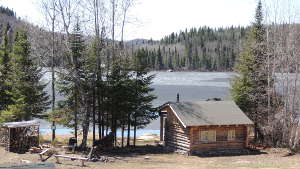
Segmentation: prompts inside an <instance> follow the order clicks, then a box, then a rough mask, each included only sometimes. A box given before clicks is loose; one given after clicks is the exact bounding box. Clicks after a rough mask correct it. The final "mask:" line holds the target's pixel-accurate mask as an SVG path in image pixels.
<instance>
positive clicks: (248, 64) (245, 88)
mask: <svg viewBox="0 0 300 169" xmlns="http://www.w3.org/2000/svg"><path fill="white" fill-rule="evenodd" d="M262 21H263V14H262V4H261V2H260V1H259V3H258V5H257V9H256V14H255V22H254V23H253V25H252V28H251V31H250V32H249V34H248V36H247V43H246V47H245V50H244V51H243V53H242V55H241V56H240V59H239V62H238V64H237V67H236V71H237V72H238V73H239V76H237V77H236V78H235V79H234V81H233V84H232V90H231V94H232V97H233V99H234V101H235V102H236V103H237V104H238V106H239V107H240V108H241V109H242V110H243V111H244V112H245V113H246V114H247V115H248V116H249V118H250V119H251V120H253V122H254V123H255V129H256V133H255V134H256V135H255V136H256V139H259V140H261V141H262V140H263V135H265V136H266V135H267V134H270V133H266V132H263V130H262V129H263V128H264V127H265V126H267V125H268V122H269V119H270V117H273V114H274V113H275V112H276V109H278V107H279V106H281V105H280V104H275V103H273V102H276V103H277V101H276V98H278V95H277V94H276V93H274V92H271V89H270V88H271V87H270V86H274V79H273V78H272V76H271V75H270V74H268V73H269V70H267V67H268V65H266V64H268V62H267V59H268V57H267V54H266V51H267V48H266V41H265V39H266V38H265V36H266V32H265V27H264V25H263V24H262Z"/></svg>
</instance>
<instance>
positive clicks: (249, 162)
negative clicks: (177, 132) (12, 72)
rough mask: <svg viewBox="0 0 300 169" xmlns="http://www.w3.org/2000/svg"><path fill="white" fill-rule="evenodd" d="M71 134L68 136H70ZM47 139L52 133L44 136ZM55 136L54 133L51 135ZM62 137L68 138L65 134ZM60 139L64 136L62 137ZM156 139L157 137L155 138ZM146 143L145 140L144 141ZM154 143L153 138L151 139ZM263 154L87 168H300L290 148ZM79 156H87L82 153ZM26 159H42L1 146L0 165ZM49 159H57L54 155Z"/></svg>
mask: <svg viewBox="0 0 300 169" xmlns="http://www.w3.org/2000/svg"><path fill="white" fill-rule="evenodd" d="M66 137H68V136H66ZM44 138H45V139H47V138H48V136H44ZM50 138H51V137H50ZM58 139H62V140H61V141H62V142H64V141H65V140H64V139H63V138H62V137H58ZM59 141H60V140H59ZM152 142H154V141H152ZM140 143H142V142H140ZM149 143H150V142H149ZM264 152H265V153H262V154H259V155H242V156H227V157H206V158H204V157H198V156H186V155H179V154H174V153H171V154H167V153H163V152H161V153H160V152H156V153H153V152H150V151H149V152H145V153H143V154H141V153H130V152H128V153H125V154H124V153H123V154H119V155H116V154H114V155H111V156H110V157H109V159H110V160H111V161H113V162H108V163H102V162H87V163H86V167H84V168H93V169H96V168H101V169H115V168H118V169H150V168H151V169H153V168H164V169H196V168H197V169H300V155H293V156H287V154H288V151H287V150H286V149H269V150H264ZM79 156H83V155H80V154H79ZM22 160H23V162H24V160H28V161H30V162H39V157H38V155H37V154H16V153H8V152H5V151H4V148H3V147H0V165H2V164H5V165H11V164H21V163H22ZM48 161H49V162H53V163H55V159H54V158H50V159H49V160H48ZM61 162H62V164H56V167H57V168H58V169H74V168H81V167H80V162H79V161H71V160H66V159H61Z"/></svg>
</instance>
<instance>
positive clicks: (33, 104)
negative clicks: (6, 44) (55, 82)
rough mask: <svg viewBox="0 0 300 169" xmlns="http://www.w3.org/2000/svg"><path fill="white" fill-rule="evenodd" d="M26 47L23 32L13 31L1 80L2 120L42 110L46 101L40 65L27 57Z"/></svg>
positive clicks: (27, 44)
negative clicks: (3, 97) (13, 40)
mask: <svg viewBox="0 0 300 169" xmlns="http://www.w3.org/2000/svg"><path fill="white" fill-rule="evenodd" d="M30 50H31V48H30V43H29V41H28V37H27V32H26V31H24V30H21V31H19V32H17V34H16V38H15V42H14V44H13V49H12V52H11V54H10V57H9V62H8V65H7V66H8V67H9V70H10V71H9V72H6V73H7V75H6V77H7V78H6V79H5V81H4V84H5V86H7V88H6V90H5V94H6V96H7V97H8V99H9V102H8V104H7V106H5V107H4V109H3V110H2V111H1V112H0V120H1V121H2V122H3V121H21V120H29V119H31V118H32V117H33V116H35V115H38V114H41V113H43V112H45V111H46V109H47V108H48V105H49V104H50V102H49V101H48V95H47V94H46V93H45V92H44V91H43V90H44V88H45V87H46V85H45V84H41V82H40V80H41V78H42V72H41V68H40V67H38V65H37V64H36V63H35V62H34V60H33V59H32V58H31V57H30Z"/></svg>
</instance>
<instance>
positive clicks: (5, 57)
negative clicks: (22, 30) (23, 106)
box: [0, 24, 11, 111]
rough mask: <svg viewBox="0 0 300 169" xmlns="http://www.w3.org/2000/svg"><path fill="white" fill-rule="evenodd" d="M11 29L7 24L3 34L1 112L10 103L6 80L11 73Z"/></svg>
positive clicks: (0, 50) (0, 51)
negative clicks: (9, 35) (9, 33)
mask: <svg viewBox="0 0 300 169" xmlns="http://www.w3.org/2000/svg"><path fill="white" fill-rule="evenodd" d="M9 29H10V25H9V24H7V25H6V27H5V29H4V31H3V32H2V34H3V38H2V39H3V41H2V44H1V48H0V96H1V99H0V111H1V110H4V109H5V108H6V107H7V105H8V104H9V103H10V100H9V96H8V95H7V94H6V92H5V91H6V90H8V89H9V86H7V85H6V83H5V80H6V79H7V76H8V75H7V74H8V72H10V66H9V53H10V52H11V49H10V45H9V40H8V32H9Z"/></svg>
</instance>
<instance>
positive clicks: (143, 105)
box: [133, 51, 158, 146]
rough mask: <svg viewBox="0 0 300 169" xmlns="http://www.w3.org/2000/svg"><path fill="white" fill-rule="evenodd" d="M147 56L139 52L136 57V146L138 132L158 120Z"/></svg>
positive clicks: (134, 97)
mask: <svg viewBox="0 0 300 169" xmlns="http://www.w3.org/2000/svg"><path fill="white" fill-rule="evenodd" d="M145 59H146V55H145V53H144V52H142V51H140V52H137V54H136V56H135V65H134V73H135V79H134V80H133V81H134V83H133V85H134V87H133V88H134V96H133V101H134V104H133V105H134V113H133V126H134V146H135V144H136V130H137V129H138V128H144V127H145V126H146V125H147V124H149V123H150V122H151V120H154V119H156V118H157V117H158V116H157V114H156V113H155V111H154V109H153V105H152V102H153V100H154V99H156V96H155V95H153V94H152V92H153V91H154V88H152V87H151V84H152V80H153V78H154V77H155V76H154V75H149V74H148V73H149V69H148V66H147V64H146V62H145V61H144V60H145Z"/></svg>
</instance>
